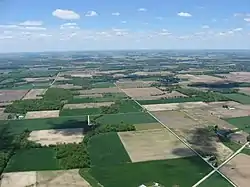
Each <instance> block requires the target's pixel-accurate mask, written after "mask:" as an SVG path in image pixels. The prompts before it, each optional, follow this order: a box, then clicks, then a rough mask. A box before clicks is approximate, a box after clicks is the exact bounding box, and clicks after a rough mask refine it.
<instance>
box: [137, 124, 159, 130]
mask: <svg viewBox="0 0 250 187" xmlns="http://www.w3.org/2000/svg"><path fill="white" fill-rule="evenodd" d="M134 126H135V128H136V130H138V131H139V130H149V129H162V128H164V127H163V125H162V124H160V123H140V124H134Z"/></svg>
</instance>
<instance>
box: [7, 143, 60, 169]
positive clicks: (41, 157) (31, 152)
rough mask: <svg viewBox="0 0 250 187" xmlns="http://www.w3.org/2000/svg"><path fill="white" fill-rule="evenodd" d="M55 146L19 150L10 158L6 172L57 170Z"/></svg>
mask: <svg viewBox="0 0 250 187" xmlns="http://www.w3.org/2000/svg"><path fill="white" fill-rule="evenodd" d="M55 156H56V153H55V150H54V148H35V149H26V150H20V151H17V153H16V154H15V155H14V156H12V158H11V159H10V161H9V163H8V165H7V167H6V169H5V172H17V171H39V170H57V169H60V168H59V164H58V161H57V159H56V157H55Z"/></svg>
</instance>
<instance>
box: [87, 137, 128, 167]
mask: <svg viewBox="0 0 250 187" xmlns="http://www.w3.org/2000/svg"><path fill="white" fill-rule="evenodd" d="M88 151H89V154H90V159H91V164H92V165H93V166H110V165H115V164H121V163H130V162H131V160H130V158H129V155H128V153H127V152H126V150H125V148H124V146H123V144H122V143H121V141H120V138H119V136H118V135H117V133H105V134H99V135H97V136H94V137H93V138H91V139H90V142H89V146H88Z"/></svg>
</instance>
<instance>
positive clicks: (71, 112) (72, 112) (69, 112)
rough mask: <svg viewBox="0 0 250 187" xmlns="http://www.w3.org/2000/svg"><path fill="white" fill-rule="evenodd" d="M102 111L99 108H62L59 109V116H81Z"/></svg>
mask: <svg viewBox="0 0 250 187" xmlns="http://www.w3.org/2000/svg"><path fill="white" fill-rule="evenodd" d="M101 113H102V111H101V109H99V108H85V109H63V110H61V111H60V114H59V115H60V116H62V117H65V116H83V115H95V114H101Z"/></svg>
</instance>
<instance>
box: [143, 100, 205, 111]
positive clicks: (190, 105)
mask: <svg viewBox="0 0 250 187" xmlns="http://www.w3.org/2000/svg"><path fill="white" fill-rule="evenodd" d="M206 106H207V104H206V103H204V102H185V103H168V104H152V105H143V107H145V108H146V109H147V110H149V111H151V112H156V111H165V110H180V109H185V108H187V109H192V108H202V107H206Z"/></svg>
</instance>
